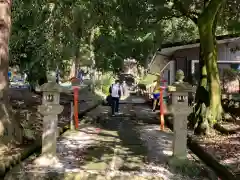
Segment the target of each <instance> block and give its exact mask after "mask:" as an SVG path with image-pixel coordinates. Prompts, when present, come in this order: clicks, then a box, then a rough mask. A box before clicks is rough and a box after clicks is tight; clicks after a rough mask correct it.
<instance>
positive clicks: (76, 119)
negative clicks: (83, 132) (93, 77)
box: [73, 86, 78, 129]
mask: <svg viewBox="0 0 240 180" xmlns="http://www.w3.org/2000/svg"><path fill="white" fill-rule="evenodd" d="M73 93H74V119H75V129H78V87H76V86H75V87H74V86H73Z"/></svg>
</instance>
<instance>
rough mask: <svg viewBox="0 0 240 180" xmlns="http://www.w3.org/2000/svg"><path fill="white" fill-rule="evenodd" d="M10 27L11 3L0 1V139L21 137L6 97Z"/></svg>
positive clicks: (17, 138) (17, 123) (5, 0)
mask: <svg viewBox="0 0 240 180" xmlns="http://www.w3.org/2000/svg"><path fill="white" fill-rule="evenodd" d="M10 29H11V3H10V1H8V0H3V1H1V2H0V101H1V102H0V136H1V137H2V138H1V140H3V141H4V140H7V141H9V140H14V139H15V140H19V141H21V138H22V133H21V132H22V131H21V126H20V123H19V122H17V121H15V119H14V116H13V115H12V111H11V108H10V105H9V98H8V84H9V81H8V65H9V60H8V57H9V52H8V44H9V37H10Z"/></svg>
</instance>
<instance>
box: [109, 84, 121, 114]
mask: <svg viewBox="0 0 240 180" xmlns="http://www.w3.org/2000/svg"><path fill="white" fill-rule="evenodd" d="M109 93H110V94H111V97H112V100H111V103H112V104H111V107H112V116H115V115H116V114H119V111H118V110H119V99H120V97H121V95H122V88H121V86H120V82H119V80H116V81H115V84H112V85H111V87H110V88H109Z"/></svg>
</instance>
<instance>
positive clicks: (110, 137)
mask: <svg viewBox="0 0 240 180" xmlns="http://www.w3.org/2000/svg"><path fill="white" fill-rule="evenodd" d="M132 108H133V107H132V105H130V106H129V105H121V106H120V109H121V111H122V112H123V113H124V114H131V115H132V113H129V111H130V110H131V109H132ZM141 108H142V107H140V109H139V106H135V107H134V110H135V114H136V116H137V117H136V118H137V119H138V118H143V117H144V118H149V117H151V116H154V114H152V113H149V112H148V111H147V110H145V111H141ZM109 109H110V107H103V106H99V107H98V108H96V109H95V110H94V111H91V112H89V113H88V115H87V116H86V118H89V117H90V118H94V117H97V116H99V115H102V114H105V116H106V114H107V113H108V111H109ZM122 118H124V121H128V120H132V119H131V118H129V117H127V118H125V117H122ZM120 119H121V118H120ZM109 121H114V119H112V118H109ZM115 121H116V119H115ZM119 124H121V122H120V123H119ZM119 127H122V128H128V127H124V126H119ZM130 128H131V127H129V129H130ZM137 130H138V132H140V134H141V135H140V138H141V139H142V141H143V142H144V144H145V146H146V147H147V149H148V153H147V154H145V155H144V156H145V157H146V158H145V159H147V160H146V161H144V162H139V163H141V166H140V167H141V168H140V169H138V170H131V171H127V170H124V171H123V170H119V169H114V170H112V169H111V166H112V164H113V163H115V161H118V159H117V158H116V157H117V155H116V144H118V142H121V141H122V139H121V137H119V136H120V135H119V133H120V132H119V131H122V130H120V129H119V130H117V131H116V130H113V129H112V130H111V129H108V130H107V129H103V128H102V129H100V128H98V127H96V126H94V124H92V125H89V126H87V127H82V128H81V130H80V131H78V132H67V133H66V134H65V135H64V136H62V137H60V138H59V141H58V148H57V152H58V156H57V157H58V159H57V163H55V164H54V165H51V166H49V165H45V166H43V165H41V166H39V165H38V166H36V164H34V161H33V160H34V159H36V157H34V156H32V157H31V158H30V159H28V160H27V161H24V163H23V164H22V165H21V166H19V167H17V168H15V169H13V170H12V171H11V172H9V173H8V176H6V177H5V180H11V179H15V180H17V179H26V180H27V179H28V178H26V177H27V176H25V177H19V172H22V171H24V172H25V175H26V174H27V175H28V176H29V177H30V179H32V177H33V174H34V172H38V174H39V173H40V174H41V175H42V177H41V176H38V178H39V180H40V179H44V177H45V176H46V174H47V176H48V177H49V176H50V174H49V173H50V172H55V173H56V172H57V174H55V175H54V178H53V179H58V178H57V177H60V176H59V175H60V174H64V176H63V177H64V179H67V178H66V177H65V176H66V174H68V175H74V173H77V175H74V177H75V178H76V176H78V178H80V179H84V178H83V176H84V177H85V176H86V174H88V175H87V176H89V178H88V179H91V178H90V174H91V175H94V174H97V175H96V176H94V177H95V178H92V179H96V178H97V177H98V178H99V179H124V180H125V179H126V180H127V179H129V180H130V179H136V180H137V179H138V180H140V179H152V180H153V179H156V180H157V179H159V180H163V179H164V180H198V179H199V180H200V179H205V180H207V179H209V178H207V175H206V173H205V172H204V171H203V170H202V169H203V167H205V166H204V165H203V164H201V163H199V162H198V161H197V160H196V159H195V157H194V158H193V157H192V156H191V153H190V152H189V156H188V157H189V162H191V163H188V164H186V165H185V166H184V168H174V169H173V168H172V167H171V168H170V166H169V165H168V163H167V162H168V160H169V159H170V156H171V155H172V150H171V149H172V147H171V141H172V136H173V135H172V133H171V132H170V131H169V130H166V131H165V132H161V131H159V126H158V125H144V126H139V127H138V128H137ZM130 131H131V130H130ZM126 132H127V131H126ZM98 133H102V135H101V134H98ZM123 134H124V132H123ZM130 134H131V133H130ZM132 138H133V139H134V137H132ZM132 138H131V137H129V139H132ZM118 146H119V145H118ZM130 146H131V145H130ZM132 146H136V145H135V144H134V145H132ZM137 146H138V145H137ZM121 148H122V149H126V147H125V146H124V145H122V147H121ZM139 148H140V149H141V148H142V146H141V145H139ZM128 156H132V158H133V159H135V158H136V157H137V156H134V155H131V153H130V154H127V157H128ZM119 161H120V160H119ZM124 162H125V160H124ZM123 164H126V162H125V163H123ZM80 174H81V175H80ZM83 174H85V175H83ZM196 174H197V175H196ZM16 175H18V177H17V176H16ZM63 177H62V179H63ZM106 177H107V178H106ZM38 178H37V177H34V179H35V180H38ZM85 178H86V177H85ZM70 179H73V177H72V178H70ZM214 180H216V178H215V179H214Z"/></svg>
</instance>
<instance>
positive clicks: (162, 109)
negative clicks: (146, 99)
mask: <svg viewBox="0 0 240 180" xmlns="http://www.w3.org/2000/svg"><path fill="white" fill-rule="evenodd" d="M159 101H160V128H161V130H164V107H163V88H162V87H160V99H159Z"/></svg>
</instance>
